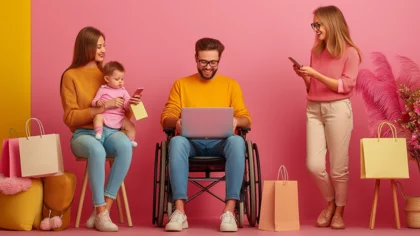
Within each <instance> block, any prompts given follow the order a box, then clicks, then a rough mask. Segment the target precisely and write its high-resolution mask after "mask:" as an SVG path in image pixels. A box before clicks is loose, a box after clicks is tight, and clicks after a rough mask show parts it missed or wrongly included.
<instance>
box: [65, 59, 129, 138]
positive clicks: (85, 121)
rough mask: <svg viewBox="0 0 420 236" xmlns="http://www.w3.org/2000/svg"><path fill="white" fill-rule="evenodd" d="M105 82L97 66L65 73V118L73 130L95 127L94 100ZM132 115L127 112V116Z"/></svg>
mask: <svg viewBox="0 0 420 236" xmlns="http://www.w3.org/2000/svg"><path fill="white" fill-rule="evenodd" d="M104 83H105V80H104V77H103V74H102V72H101V71H100V70H99V68H97V67H94V68H85V67H79V68H76V69H70V70H68V71H66V72H65V73H64V75H63V81H62V85H61V103H62V105H63V109H64V117H63V119H64V123H65V124H66V125H67V126H68V127H69V128H70V130H71V131H72V132H74V131H75V130H76V129H78V128H87V129H93V116H92V113H91V109H92V100H93V98H94V97H95V94H96V92H97V91H98V89H99V87H100V86H101V85H103V84H104ZM131 115H132V114H131V112H127V117H131Z"/></svg>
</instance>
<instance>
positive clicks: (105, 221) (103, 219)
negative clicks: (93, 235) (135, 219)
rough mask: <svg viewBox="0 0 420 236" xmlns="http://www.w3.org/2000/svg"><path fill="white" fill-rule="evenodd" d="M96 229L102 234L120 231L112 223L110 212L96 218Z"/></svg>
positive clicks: (100, 214)
mask: <svg viewBox="0 0 420 236" xmlns="http://www.w3.org/2000/svg"><path fill="white" fill-rule="evenodd" d="M95 228H96V229H97V230H99V231H102V232H116V231H118V226H117V225H116V224H114V223H112V221H111V218H109V211H108V210H105V211H104V212H102V213H99V214H98V215H96V217H95Z"/></svg>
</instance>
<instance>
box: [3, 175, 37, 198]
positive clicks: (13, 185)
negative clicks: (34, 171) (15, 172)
mask: <svg viewBox="0 0 420 236" xmlns="http://www.w3.org/2000/svg"><path fill="white" fill-rule="evenodd" d="M31 186H32V181H31V179H28V178H16V177H11V178H8V177H4V176H3V175H1V174H0V193H3V194H4V195H14V194H17V193H20V192H22V191H26V190H28V189H29V188H30V187H31Z"/></svg>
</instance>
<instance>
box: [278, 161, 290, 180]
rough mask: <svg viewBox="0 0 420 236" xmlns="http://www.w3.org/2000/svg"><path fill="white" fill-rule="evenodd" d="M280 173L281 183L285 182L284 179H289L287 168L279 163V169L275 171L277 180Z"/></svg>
mask: <svg viewBox="0 0 420 236" xmlns="http://www.w3.org/2000/svg"><path fill="white" fill-rule="evenodd" d="M280 174H281V178H282V180H283V184H285V183H286V181H288V180H289V173H288V172H287V168H286V166H284V165H281V166H280V168H279V171H278V172H277V180H279V177H280Z"/></svg>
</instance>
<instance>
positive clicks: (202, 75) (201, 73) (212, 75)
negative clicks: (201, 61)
mask: <svg viewBox="0 0 420 236" xmlns="http://www.w3.org/2000/svg"><path fill="white" fill-rule="evenodd" d="M197 70H198V73H199V74H200V76H201V78H203V79H205V80H211V79H213V77H214V75H216V72H217V70H214V71H213V73H211V75H210V77H205V76H204V73H203V71H202V70H200V69H197Z"/></svg>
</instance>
